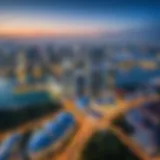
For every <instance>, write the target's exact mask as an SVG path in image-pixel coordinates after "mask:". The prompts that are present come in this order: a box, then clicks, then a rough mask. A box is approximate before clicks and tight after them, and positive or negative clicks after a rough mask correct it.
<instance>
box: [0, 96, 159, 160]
mask: <svg viewBox="0 0 160 160" xmlns="http://www.w3.org/2000/svg"><path fill="white" fill-rule="evenodd" d="M157 99H159V97H157V96H152V97H150V98H147V99H146V98H137V99H136V100H130V101H128V102H126V101H123V100H117V102H116V104H115V107H107V106H106V107H98V108H96V107H92V109H94V110H96V111H99V112H101V113H103V114H104V116H103V118H101V119H95V118H93V117H91V116H88V115H87V114H85V113H84V112H82V111H79V110H78V109H77V108H76V107H75V104H74V103H73V101H72V100H68V99H67V100H63V104H64V109H62V110H63V111H68V112H71V113H72V114H73V115H74V116H75V118H76V120H77V123H78V130H77V132H76V133H75V135H74V136H73V138H72V140H71V141H70V142H69V144H68V145H67V146H66V147H65V148H64V150H63V152H60V153H59V154H54V157H53V159H54V160H78V159H79V155H80V153H81V150H82V148H83V147H84V146H85V143H86V141H87V140H88V139H89V137H90V136H91V135H92V134H93V133H94V132H95V131H96V130H100V129H106V130H107V128H108V127H110V128H111V129H113V130H114V132H115V133H116V134H117V136H118V137H121V138H120V139H122V141H123V142H124V143H125V144H126V145H128V146H129V148H131V150H133V152H134V153H135V154H136V155H138V156H139V157H140V158H141V159H142V160H152V159H151V158H149V157H148V155H146V154H145V153H144V152H143V151H142V149H141V148H139V146H137V145H135V144H134V143H132V141H131V140H130V139H129V138H128V137H127V136H125V135H124V134H123V133H122V132H121V131H120V130H119V129H115V127H113V126H112V125H111V122H112V120H113V119H114V118H116V117H117V116H118V115H121V114H124V113H125V112H126V111H128V110H129V109H131V108H133V107H137V106H139V105H141V104H143V103H144V102H146V101H153V100H157ZM53 116H55V115H53V114H52V113H51V114H50V115H47V116H46V117H43V118H42V119H39V120H37V121H35V122H31V123H29V124H26V125H24V126H22V127H20V128H17V129H15V130H14V131H19V132H25V131H26V130H29V129H33V128H34V129H35V130H36V129H37V128H40V127H41V126H43V124H44V123H46V122H47V121H48V120H49V119H51V118H53ZM12 132H13V131H10V132H7V133H3V134H0V138H4V137H6V136H7V135H8V134H11V133H12ZM50 159H51V157H50V158H49V160H50ZM45 160H47V159H45ZM153 160H160V158H156V159H153Z"/></svg>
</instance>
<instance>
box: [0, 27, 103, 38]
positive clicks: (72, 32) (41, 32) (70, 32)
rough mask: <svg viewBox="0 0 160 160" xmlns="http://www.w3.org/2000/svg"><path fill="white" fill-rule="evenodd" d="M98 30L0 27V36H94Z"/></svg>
mask: <svg viewBox="0 0 160 160" xmlns="http://www.w3.org/2000/svg"><path fill="white" fill-rule="evenodd" d="M98 33H100V30H95V29H77V28H64V29H62V28H57V29H54V30H47V29H29V28H24V29H14V28H13V29H12V28H0V36H6V37H61V36H66V37H70V36H71V37H72V36H95V35H97V34H98Z"/></svg>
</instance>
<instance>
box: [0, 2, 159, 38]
mask: <svg viewBox="0 0 160 160" xmlns="http://www.w3.org/2000/svg"><path fill="white" fill-rule="evenodd" d="M159 21H160V1H158V0H157V1H156V0H110V1H108V0H55V1H54V0H0V36H16V37H18V36H20V37H28V36H29V37H30V36H41V37H57V36H58V37H60V36H97V35H99V34H103V33H105V34H116V33H117V32H124V31H128V30H145V29H146V28H153V29H154V27H155V26H156V28H157V25H159Z"/></svg>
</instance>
